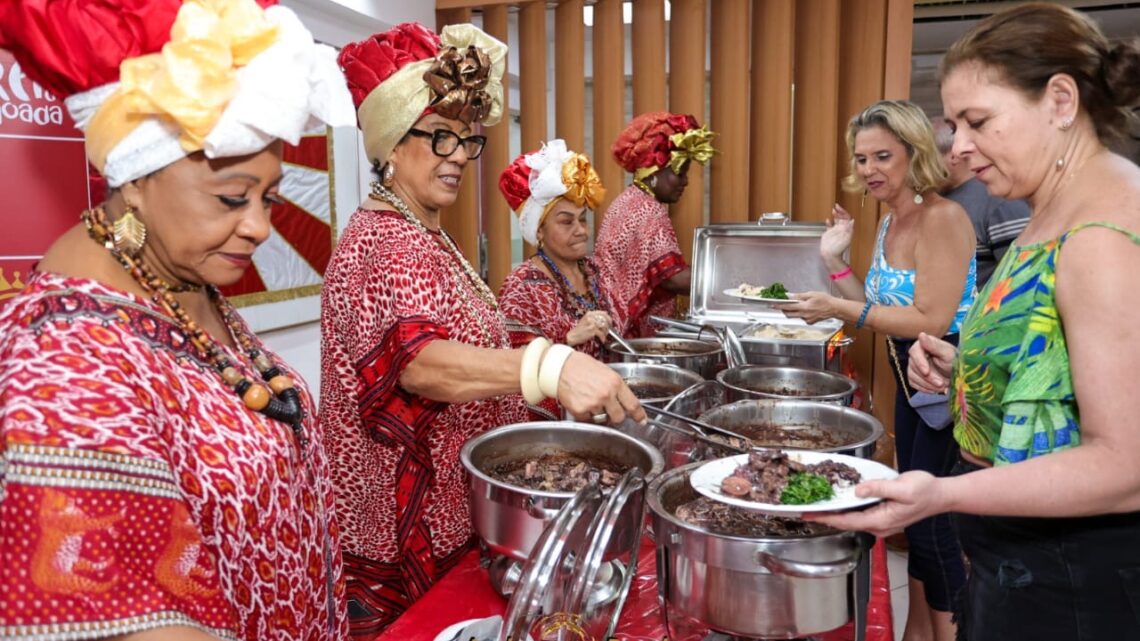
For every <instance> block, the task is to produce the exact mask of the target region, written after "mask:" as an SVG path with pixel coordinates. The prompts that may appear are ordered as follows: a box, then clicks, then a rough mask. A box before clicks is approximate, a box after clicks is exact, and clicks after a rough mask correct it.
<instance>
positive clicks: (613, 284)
mask: <svg viewBox="0 0 1140 641" xmlns="http://www.w3.org/2000/svg"><path fill="white" fill-rule="evenodd" d="M713 135H714V134H713V133H712V132H710V131H709V130H708V129H706V128H704V127H702V126H700V125H699V124H698V123H697V120H696V118H694V117H692V116H689V115H685V114H672V113H669V112H666V111H657V112H652V113H645V114H641V115H640V116H638V117H636V118H634V119H633V120H632V121H630V123H629V124H628V125H627V126H626V128H625V130H624V131H622V133H621V135H620V136H618V139H617V141H616V142H614V145H613V154H614V158H616V159H617V162H618V164H619V165H621V167H622V169H625V170H626V171H628V172H630V173H632V174H633V184H631V185H630V186H629V187H627V188H626V189H625V191H623V192H622V193H621V195H619V196H618V197H617V198H616V199H615V200H614V201H613V203H611V204H610V208H609V209H608V210H607V211H606V217H605V218H604V219H603V220H602V228H601V230H599V232H598V242H597V243H596V245H595V247H594V257H595V259H596V260H597V261H598V265H599V267H600V268H601V270H602V275H603V277H604V278H605V280H606V281H607V282H608V283H609V285H610V288H611V292H612V294H613V297H614V301H615V302H616V303H617V312H618V315H619V316H620V317H621V318H622V320H623V321H624V323H625V325H626V333H627V335H629V336H630V337H639V336H652V335H653V334H655V333H656V332H657V329H656V327H655V326H654V325H653V323H652V322H650V320H649V316H650V315H656V316H673V315H674V314H675V305H676V297H677V294H687V293H688V292H689V266H688V265H686V264H685V259H684V257H682V255H681V248H680V246H679V245H678V244H677V234H676V232H675V231H674V230H673V223H672V222H671V221H670V220H669V208H668V205H670V204H672V203H675V202H677V201H678V200H680V199H681V195H682V194H683V193H684V192H685V187H686V186H687V185H688V184H689V179H688V172H689V166H690V164H691V163H692V162H698V163H700V164H702V165H704V164H707V163H708V161H709V160H710V159H711V158H712V156H713V153H715V152H714V150H713V147H712V138H713Z"/></svg>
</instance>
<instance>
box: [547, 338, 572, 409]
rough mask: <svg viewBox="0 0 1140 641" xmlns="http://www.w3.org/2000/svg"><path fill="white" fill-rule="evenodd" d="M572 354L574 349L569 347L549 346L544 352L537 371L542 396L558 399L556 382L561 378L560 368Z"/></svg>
mask: <svg viewBox="0 0 1140 641" xmlns="http://www.w3.org/2000/svg"><path fill="white" fill-rule="evenodd" d="M573 353H574V348H573V347H570V346H569V345H551V346H550V349H548V350H547V351H546V356H544V357H543V358H542V366H541V367H540V368H539V370H538V388H539V389H540V390H542V393H543V394H546V395H547V396H549V397H550V398H558V381H559V379H561V378H562V368H563V366H565V365H566V359H568V358H570V355H571V354H573Z"/></svg>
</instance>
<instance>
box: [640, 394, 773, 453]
mask: <svg viewBox="0 0 1140 641" xmlns="http://www.w3.org/2000/svg"><path fill="white" fill-rule="evenodd" d="M641 408H642V409H644V410H645V413H646V414H649V415H651V416H652V417H653V419H658V420H653V419H651V421H652V423H653V424H654V425H657V426H659V427H662V428H665V429H668V430H672V431H677V428H676V427H675V426H672V425H669V424H668V423H664V422H662V421H660V420H659V419H661V418H667V419H671V420H674V421H679V422H681V423H684V424H685V425H688V426H689V428H690V429H692V430H693V431H694V432H696V433H697V434H698V435H699V436H702V437H704V438H706V439H707V438H709V433H710V432H711V433H714V434H719V435H720V436H723V437H727V438H738V439H741V441H742V442H744V443H751V442H752V441H751V440H750V439H749V438H748V437H746V436H743V435H741V434H737V433H736V432H733V431H732V430H726V429H725V428H723V427H718V426H716V425H712V424H710V423H706V422H704V421H700V420H697V419H695V418H689V417H688V416H685V415H684V414H677V413H676V412H670V411H669V410H664V409H661V408H660V407H653V406H652V405H642V406H641ZM719 444H720V445H727V444H724V443H719ZM729 447H731V446H729ZM747 449H750V448H746V449H742V450H741V451H747Z"/></svg>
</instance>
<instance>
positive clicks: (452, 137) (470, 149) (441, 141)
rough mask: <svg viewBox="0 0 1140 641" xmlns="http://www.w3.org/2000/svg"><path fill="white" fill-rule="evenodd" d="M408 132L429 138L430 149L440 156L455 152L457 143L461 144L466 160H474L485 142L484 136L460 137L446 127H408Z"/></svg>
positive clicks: (444, 156)
mask: <svg viewBox="0 0 1140 641" xmlns="http://www.w3.org/2000/svg"><path fill="white" fill-rule="evenodd" d="M408 133H409V134H410V135H413V136H419V137H420V138H431V151H432V153H434V154H435V155H437V156H440V157H441V158H447V157H448V156H450V155H451V154H453V153H455V150H456V149H458V148H459V145H460V144H462V145H463V150H464V151H466V152H467V159H468V160H475V159H476V158H478V157H479V155H480V154H482V153H483V147H484V146H485V145H486V144H487V137H486V136H467V137H466V138H460V137H459V134H457V133H455V132H454V131H449V130H447V129H436V130H435V131H434V132H432V131H424V130H422V129H409V130H408Z"/></svg>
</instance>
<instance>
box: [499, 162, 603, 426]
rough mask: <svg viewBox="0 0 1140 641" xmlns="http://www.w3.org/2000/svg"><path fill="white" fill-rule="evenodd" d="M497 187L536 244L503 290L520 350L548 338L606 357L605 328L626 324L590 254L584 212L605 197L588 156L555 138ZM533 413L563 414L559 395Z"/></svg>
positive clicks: (505, 309) (513, 166) (514, 341)
mask: <svg viewBox="0 0 1140 641" xmlns="http://www.w3.org/2000/svg"><path fill="white" fill-rule="evenodd" d="M499 190H500V191H501V192H502V193H503V196H504V197H505V198H506V199H507V204H508V205H510V207H511V209H512V210H513V211H515V212H516V213H517V214H518V218H519V229H520V230H521V232H522V237H523V239H524V240H526V241H527V242H528V243H530V244H532V245H537V247H538V251H537V252H536V253H535V255H534V256H532V257H531V258H529V259H528V260H526V261H523V262H522V263H521V264H520V265H519V266H518V267H516V268H515V270H514V271H513V272H511V273H510V274H509V275H508V276H507V277H506V279H505V280H504V281H503V286H502V288H501V289H500V290H499V304H500V306H501V307H502V309H503V314H504V315H505V316H506V317H507V318H508V319H510V320H512V321H514V322H515V323H517V324H518V326H517V327H512V328H511V329H512V331H511V343H512V344H513V345H514V346H515V347H521V346H524V345H526V344H528V343H530V342H531V341H532V340H534V339H535V337H545V338H547V339H549V340H551V341H554V342H556V343H566V344H567V345H570V346H571V347H573V348H574V349H576V350H578V351H580V352H583V353H585V354H589V355H590V356H593V357H594V358H598V357H600V356H601V353H602V345H603V344H604V343H605V340H606V333H607V332H608V331H609V330H610V328H611V327H613V328H614V329H616V330H617V331H619V332H620V331H621V329H622V328H621V327H620V326H617V327H615V326H614V321H613V319H614V313H613V301H612V300H611V299H610V295H609V290H608V289H607V288H606V286H605V283H603V282H602V279H601V278H600V277H599V276H598V269H597V265H595V264H594V261H593V259H592V258H591V257H590V256H588V255H587V252H588V249H589V242H590V226H589V225H588V224H587V221H586V212H587V211H590V210H592V209H594V208H595V207H597V206H598V203H600V202H601V200H602V198H603V197H604V196H605V189H604V188H603V187H602V182H601V180H600V179H599V178H598V173H597V172H596V171H595V170H594V168H593V166H592V165H591V164H590V159H589V158H587V157H586V156H585V155H583V154H579V153H574V152H573V151H570V150H569V149H567V148H566V142H565V141H563V140H552V141H550V142H549V143H547V144H546V145H544V146H543V147H542V149H540V150H539V151H536V152H533V153H529V154H523V155H521V156H519V157H518V158H516V159H515V160H514V162H512V163H511V164H510V165H509V166H508V167H507V168H506V169H505V170H503V173H502V175H501V176H500V177H499ZM531 412H532V414H534V415H535V418H536V419H546V418H550V419H561V418H562V408H561V406H560V405H559V404H558V401H557V399H547V400H545V401H543V402H542V404H541V405H540V406H538V407H535V406H532V407H531Z"/></svg>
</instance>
